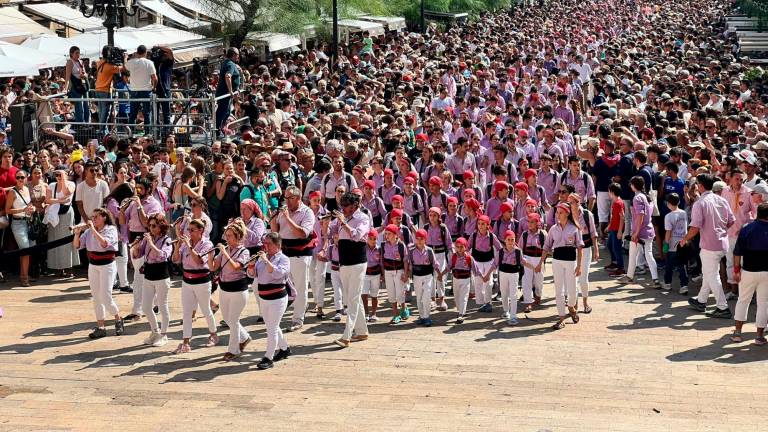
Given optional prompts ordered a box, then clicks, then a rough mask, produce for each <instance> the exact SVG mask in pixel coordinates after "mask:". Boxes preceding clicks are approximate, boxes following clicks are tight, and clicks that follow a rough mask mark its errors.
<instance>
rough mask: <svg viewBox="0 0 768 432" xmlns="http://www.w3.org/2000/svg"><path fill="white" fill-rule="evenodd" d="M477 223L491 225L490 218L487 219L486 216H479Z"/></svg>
mask: <svg viewBox="0 0 768 432" xmlns="http://www.w3.org/2000/svg"><path fill="white" fill-rule="evenodd" d="M477 221H478V222H485V223H487V224H490V223H491V218H489V217H488V215H480V217H478V218H477Z"/></svg>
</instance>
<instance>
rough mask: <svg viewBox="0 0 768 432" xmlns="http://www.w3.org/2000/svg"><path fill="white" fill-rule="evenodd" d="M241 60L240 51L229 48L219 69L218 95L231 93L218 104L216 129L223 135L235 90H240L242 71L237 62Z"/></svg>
mask: <svg viewBox="0 0 768 432" xmlns="http://www.w3.org/2000/svg"><path fill="white" fill-rule="evenodd" d="M239 60H240V51H238V49H237V48H234V47H230V48H228V49H227V58H226V59H225V60H224V61H223V62H222V63H221V69H220V70H219V84H218V85H217V87H216V97H219V96H225V95H229V96H228V97H225V98H222V99H219V100H218V101H217V105H216V125H215V126H216V129H217V131H216V132H217V134H218V135H220V136H223V132H222V129H223V128H224V126H225V125H226V121H227V117H229V113H230V112H231V111H232V102H233V101H234V100H235V97H236V96H235V92H236V91H238V90H240V82H241V80H242V72H241V71H240V66H238V65H237V62H238V61H239Z"/></svg>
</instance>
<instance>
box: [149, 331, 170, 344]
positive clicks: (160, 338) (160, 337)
mask: <svg viewBox="0 0 768 432" xmlns="http://www.w3.org/2000/svg"><path fill="white" fill-rule="evenodd" d="M155 334H156V335H157V339H156V340H155V341H154V342H153V343H152V346H153V347H161V346H164V345H165V344H167V343H168V336H166V335H161V334H160V333H155Z"/></svg>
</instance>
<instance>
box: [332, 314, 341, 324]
mask: <svg viewBox="0 0 768 432" xmlns="http://www.w3.org/2000/svg"><path fill="white" fill-rule="evenodd" d="M332 319H333V320H334V321H336V322H339V321H341V312H336V315H334V316H333V318H332Z"/></svg>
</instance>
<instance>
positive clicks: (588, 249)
mask: <svg viewBox="0 0 768 432" xmlns="http://www.w3.org/2000/svg"><path fill="white" fill-rule="evenodd" d="M568 203H569V204H570V205H571V214H572V215H573V220H574V221H576V225H577V226H578V227H579V231H581V238H582V242H583V243H584V249H583V250H582V257H581V276H579V287H580V288H581V299H582V302H583V303H584V313H585V314H588V313H591V312H592V307H591V306H589V303H588V301H587V299H588V298H589V265H590V264H591V263H592V261H597V260H599V259H600V251H599V250H598V247H597V229H596V227H595V217H594V215H593V214H592V212H590V211H586V210H585V209H584V207H582V206H581V197H580V196H579V195H578V194H575V193H574V194H571V195H570V197H569V198H568ZM576 306H577V308H578V304H577V305H576Z"/></svg>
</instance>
